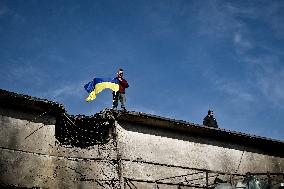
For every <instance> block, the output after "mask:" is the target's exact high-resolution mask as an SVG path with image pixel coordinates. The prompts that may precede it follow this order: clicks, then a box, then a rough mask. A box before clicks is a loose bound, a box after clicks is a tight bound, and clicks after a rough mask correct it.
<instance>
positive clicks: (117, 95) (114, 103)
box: [112, 68, 129, 111]
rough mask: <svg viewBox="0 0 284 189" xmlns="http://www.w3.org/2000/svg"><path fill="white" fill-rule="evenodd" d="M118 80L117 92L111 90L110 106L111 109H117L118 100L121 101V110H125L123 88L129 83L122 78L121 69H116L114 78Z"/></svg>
mask: <svg viewBox="0 0 284 189" xmlns="http://www.w3.org/2000/svg"><path fill="white" fill-rule="evenodd" d="M115 79H117V80H118V82H119V90H118V91H117V92H113V93H112V97H113V100H112V108H113V109H117V105H118V100H119V101H120V103H121V109H122V110H124V111H125V110H126V109H125V102H126V98H125V88H128V87H129V85H128V83H127V81H126V80H125V79H124V78H123V69H121V68H120V69H118V71H117V77H116V78H115Z"/></svg>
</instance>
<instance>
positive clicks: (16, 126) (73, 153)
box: [0, 109, 119, 188]
mask: <svg viewBox="0 0 284 189" xmlns="http://www.w3.org/2000/svg"><path fill="white" fill-rule="evenodd" d="M38 115H40V113H35V112H23V111H15V110H8V109H0V135H1V136H0V175H1V176H0V184H2V185H13V186H19V187H27V188H31V187H41V188H115V187H118V184H119V183H118V174H117V164H116V163H115V160H116V158H117V156H116V150H115V149H116V146H115V142H114V140H113V139H110V140H109V142H108V143H106V144H101V145H94V146H90V147H88V148H85V149H83V148H76V147H71V146H62V145H60V144H59V143H58V141H57V140H56V139H55V121H56V120H55V117H52V116H43V117H40V118H37V119H36V120H35V119H34V118H35V117H37V116H38ZM36 130H37V131H36ZM34 131H36V132H34ZM33 132H34V134H32V135H30V134H31V133H33ZM29 135H30V136H29ZM27 136H29V137H28V138H26V137H27Z"/></svg>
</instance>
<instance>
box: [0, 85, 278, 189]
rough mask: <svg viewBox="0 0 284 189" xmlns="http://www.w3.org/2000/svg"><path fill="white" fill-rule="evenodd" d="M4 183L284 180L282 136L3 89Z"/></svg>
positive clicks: (0, 166)
mask: <svg viewBox="0 0 284 189" xmlns="http://www.w3.org/2000/svg"><path fill="white" fill-rule="evenodd" d="M0 125H1V127H0V185H1V186H5V187H13V188H17V187H19V188H34V187H38V188H123V189H124V188H213V187H216V185H218V183H221V182H226V183H230V184H231V185H232V186H235V185H237V184H238V183H240V182H242V181H243V180H244V179H245V178H246V174H247V173H248V172H249V173H250V174H251V175H254V176H255V178H258V179H259V180H260V181H267V180H270V181H271V183H272V184H271V186H272V188H278V187H279V186H280V183H284V181H283V179H284V178H283V176H284V150H283V149H284V143H283V141H278V140H273V139H268V138H263V137H258V136H252V135H247V134H244V133H238V132H233V131H228V130H224V129H220V128H210V127H206V126H203V125H197V124H193V123H189V122H185V121H181V120H173V119H168V118H163V117H159V116H155V115H149V114H145V113H141V112H121V111H112V110H108V109H106V110H103V111H101V112H99V113H97V114H95V115H93V116H84V115H77V116H73V115H68V114H67V113H66V111H65V109H64V107H63V106H62V105H61V104H58V103H55V102H52V101H48V100H44V99H38V98H34V97H30V96H26V95H20V94H16V93H12V92H8V91H5V90H0Z"/></svg>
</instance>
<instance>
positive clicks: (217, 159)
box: [116, 122, 284, 188]
mask: <svg viewBox="0 0 284 189" xmlns="http://www.w3.org/2000/svg"><path fill="white" fill-rule="evenodd" d="M116 127H117V133H118V149H119V151H118V153H119V155H120V158H121V159H122V173H123V177H126V178H136V179H142V180H159V179H164V178H168V177H173V176H178V175H186V174H190V173H191V172H192V171H194V170H191V169H190V168H194V169H206V170H212V171H216V172H223V173H224V172H227V173H235V172H236V170H237V173H238V174H245V173H247V172H252V173H256V172H260V173H265V172H267V171H270V172H278V173H281V172H283V171H284V158H281V157H275V156H270V155H265V154H263V153H261V152H260V151H258V149H252V148H250V147H246V149H245V151H244V153H243V150H244V146H242V145H238V144H232V143H229V142H225V141H218V140H216V139H208V138H201V137H197V136H191V135H190V134H184V133H181V132H176V131H174V130H166V129H160V128H157V127H154V126H153V127H151V126H146V125H139V124H130V123H121V122H120V123H117V125H116ZM242 153H243V157H242ZM241 157H242V160H241ZM240 160H241V164H240V166H239V163H240ZM238 166H239V167H238ZM201 177H202V175H201ZM191 178H192V177H191ZM203 178H205V176H204V175H203ZM214 178H215V177H214ZM180 179H182V180H181V181H184V177H180ZM282 179H283V178H282ZM210 182H211V183H212V182H213V178H211V180H210V179H209V184H210ZM203 183H204V181H203ZM138 184H140V185H141V183H139V182H136V183H135V185H136V187H138ZM147 185H149V183H148V184H147ZM147 185H144V186H143V187H146V186H147ZM153 185H154V184H152V186H151V187H154V186H153ZM143 187H142V188H143ZM168 187H169V188H170V186H168ZM126 188H130V186H129V185H127V184H126ZM138 188H139V187H138ZM163 188H165V186H163Z"/></svg>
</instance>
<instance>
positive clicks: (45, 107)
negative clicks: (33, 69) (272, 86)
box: [0, 89, 284, 157]
mask: <svg viewBox="0 0 284 189" xmlns="http://www.w3.org/2000/svg"><path fill="white" fill-rule="evenodd" d="M0 106H2V107H6V108H11V107H12V108H16V109H24V110H26V109H29V110H33V111H41V112H47V111H49V112H52V113H53V114H54V115H55V116H56V115H58V114H63V113H65V114H66V115H67V116H71V117H78V118H79V117H80V118H83V119H88V118H92V117H93V116H85V115H69V114H67V113H66V110H65V108H64V106H63V105H62V104H59V103H57V102H54V101H49V100H47V99H40V98H37V97H32V96H28V95H23V94H17V93H14V92H9V91H6V90H3V89H0ZM109 112H111V114H113V117H114V119H116V120H117V121H124V122H130V123H138V124H143V125H148V126H151V127H158V128H163V129H170V130H174V131H177V132H185V133H190V134H192V135H197V136H204V137H206V138H213V139H217V140H222V141H226V142H231V143H239V144H249V145H252V146H257V147H261V146H262V147H261V149H263V150H265V151H271V150H273V151H275V150H274V149H275V148H278V150H279V149H284V142H283V141H280V140H275V139H270V138H266V137H260V136H256V135H250V134H245V133H241V132H236V131H230V130H226V129H221V128H212V127H207V126H204V125H199V124H194V123H190V122H187V121H183V120H175V119H171V118H166V117H161V116H157V115H151V114H146V113H143V112H135V111H117V110H116V111H115V110H111V109H104V110H101V111H100V112H98V113H96V114H109ZM96 114H94V116H95V115H96ZM108 116H109V115H108ZM271 145H272V147H271ZM279 151H281V150H279ZM280 154H281V156H282V157H284V151H283V152H280ZM277 155H279V154H277Z"/></svg>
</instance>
